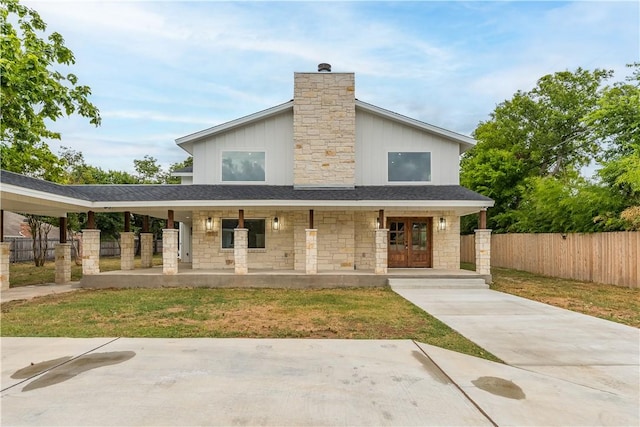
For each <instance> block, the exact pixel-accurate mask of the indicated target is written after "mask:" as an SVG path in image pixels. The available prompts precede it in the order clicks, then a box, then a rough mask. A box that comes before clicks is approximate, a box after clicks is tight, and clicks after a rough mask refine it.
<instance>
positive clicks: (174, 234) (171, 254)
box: [162, 228, 178, 275]
mask: <svg viewBox="0 0 640 427" xmlns="http://www.w3.org/2000/svg"><path fill="white" fill-rule="evenodd" d="M162 274H167V275H170V274H178V230H176V229H173V228H165V229H164V230H162Z"/></svg>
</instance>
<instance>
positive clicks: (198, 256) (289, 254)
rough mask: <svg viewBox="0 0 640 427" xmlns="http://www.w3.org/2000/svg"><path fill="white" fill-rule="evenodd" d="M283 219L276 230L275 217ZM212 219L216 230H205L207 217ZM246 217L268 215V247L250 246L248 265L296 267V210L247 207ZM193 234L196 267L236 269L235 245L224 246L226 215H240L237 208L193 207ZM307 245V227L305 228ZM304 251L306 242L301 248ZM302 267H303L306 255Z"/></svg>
mask: <svg viewBox="0 0 640 427" xmlns="http://www.w3.org/2000/svg"><path fill="white" fill-rule="evenodd" d="M274 216H277V217H278V219H279V221H280V229H279V230H273V229H272V223H273V217H274ZM208 217H211V218H212V219H213V231H211V232H207V231H206V230H205V221H206V219H207V218H208ZM244 217H245V218H246V219H254V218H256V219H258V218H264V219H265V246H266V248H265V249H249V250H248V254H247V264H248V267H249V269H271V268H272V269H275V270H293V268H294V241H293V234H294V213H293V212H279V211H278V212H276V211H273V210H247V209H245V212H244ZM192 218H193V222H192V237H191V245H192V246H191V252H192V253H191V256H192V266H193V268H194V269H216V270H220V269H235V260H234V255H233V249H222V240H221V239H222V230H221V226H222V222H221V219H223V218H225V219H226V218H238V211H237V210H218V211H194V212H193V217H192ZM302 233H303V236H302V240H303V245H304V229H303V230H302ZM302 253H303V254H304V246H303V248H302ZM302 262H303V265H302V270H303V271H304V257H303V261H302Z"/></svg>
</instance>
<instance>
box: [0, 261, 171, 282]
mask: <svg viewBox="0 0 640 427" xmlns="http://www.w3.org/2000/svg"><path fill="white" fill-rule="evenodd" d="M153 264H154V265H161V264H162V255H161V254H157V255H154V257H153ZM134 265H135V267H137V268H139V267H140V257H136V259H135V260H134ZM55 270H56V266H55V262H54V261H47V262H45V264H44V265H43V266H42V267H35V266H34V265H33V261H30V262H16V263H12V264H9V281H10V283H11V287H12V288H15V287H18V286H29V285H42V284H45V283H53V282H54V281H55V278H56V271H55ZM113 270H120V257H100V271H113ZM81 277H82V266H81V265H76V264H75V263H71V281H73V282H75V281H78V280H80V278H81Z"/></svg>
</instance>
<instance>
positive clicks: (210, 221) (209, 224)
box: [204, 217, 213, 231]
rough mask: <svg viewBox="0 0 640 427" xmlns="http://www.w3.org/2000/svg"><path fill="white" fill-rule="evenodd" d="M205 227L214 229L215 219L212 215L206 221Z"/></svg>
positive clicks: (209, 229) (208, 229)
mask: <svg viewBox="0 0 640 427" xmlns="http://www.w3.org/2000/svg"><path fill="white" fill-rule="evenodd" d="M204 228H205V230H207V231H213V219H212V218H211V217H209V218H207V220H206V221H205V222H204Z"/></svg>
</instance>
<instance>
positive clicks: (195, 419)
mask: <svg viewBox="0 0 640 427" xmlns="http://www.w3.org/2000/svg"><path fill="white" fill-rule="evenodd" d="M1 344H2V376H1V379H2V398H1V405H2V408H1V409H2V425H12V426H19V425H51V426H54V425H83V426H107V425H109V426H129V425H141V426H144V425H270V426H285V425H296V426H370V425H381V426H384V425H387V426H391V425H396V426H426V425H433V426H469V425H474V426H482V425H487V426H491V425H532V426H540V425H562V426H571V425H574V426H587V425H611V426H621V425H637V421H638V420H637V418H635V419H634V415H633V414H632V413H630V412H629V407H628V405H629V404H628V402H626V401H625V400H624V399H623V398H621V397H620V396H618V395H615V394H613V393H605V392H602V391H600V390H595V389H593V388H591V387H584V386H581V385H576V384H573V383H571V382H567V381H564V380H559V379H556V378H554V377H552V376H549V375H542V374H536V373H532V372H529V371H526V370H523V369H519V368H514V367H510V366H506V365H503V364H499V363H493V362H489V361H486V360H482V359H477V358H474V357H470V356H465V355H462V354H459V353H454V352H451V351H448V350H444V349H441V348H438V347H433V346H429V345H425V344H421V343H416V342H413V341H409V340H393V341H389V340H387V341H384V340H383V341H379V340H290V339H282V340H278V339H142V338H135V339H134V338H119V339H118V338H116V339H112V338H92V339H71V338H2V341H1Z"/></svg>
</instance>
